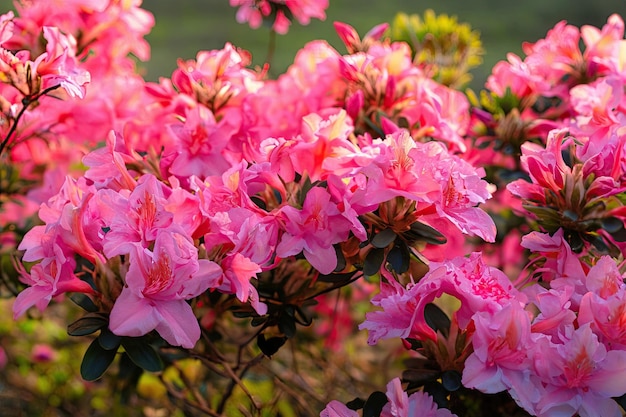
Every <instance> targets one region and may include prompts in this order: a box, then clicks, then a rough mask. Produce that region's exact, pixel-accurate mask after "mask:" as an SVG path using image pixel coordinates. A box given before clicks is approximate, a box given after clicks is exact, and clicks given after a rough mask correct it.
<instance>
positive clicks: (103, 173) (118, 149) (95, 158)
mask: <svg viewBox="0 0 626 417" xmlns="http://www.w3.org/2000/svg"><path fill="white" fill-rule="evenodd" d="M133 162H137V156H136V155H132V154H131V152H130V150H129V149H128V148H127V146H126V142H125V141H124V138H123V137H122V136H121V135H119V134H117V133H116V132H114V131H111V132H110V133H109V134H108V136H107V140H106V146H105V147H102V148H98V149H96V150H94V151H91V152H90V153H88V154H87V155H85V157H84V158H83V163H84V164H85V165H87V166H88V167H89V169H88V170H87V172H85V178H87V179H89V180H91V181H93V183H94V185H95V187H96V188H98V189H100V188H107V189H111V190H113V191H119V190H121V189H122V188H126V189H128V190H132V189H134V188H135V186H136V185H137V181H135V179H134V178H133V176H132V175H131V173H130V172H129V171H128V168H127V167H126V164H127V163H133Z"/></svg>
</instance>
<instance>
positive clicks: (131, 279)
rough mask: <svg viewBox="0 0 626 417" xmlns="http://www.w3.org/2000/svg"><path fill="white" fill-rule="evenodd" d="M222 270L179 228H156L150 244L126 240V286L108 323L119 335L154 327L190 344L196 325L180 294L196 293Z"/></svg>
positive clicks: (190, 295) (138, 333) (195, 338)
mask: <svg viewBox="0 0 626 417" xmlns="http://www.w3.org/2000/svg"><path fill="white" fill-rule="evenodd" d="M221 274H222V270H221V268H220V267H219V266H218V265H217V264H216V263H214V262H212V261H209V260H207V259H201V260H198V249H197V248H196V247H195V246H194V245H193V242H192V241H191V240H190V239H189V238H188V237H186V236H185V235H183V234H180V233H178V232H176V231H172V230H159V231H158V232H157V235H156V238H155V242H154V249H153V250H149V249H146V248H143V247H141V246H140V245H139V244H137V243H135V244H133V245H132V248H131V251H130V258H129V267H128V272H127V273H126V276H125V282H126V286H125V287H124V288H123V290H122V292H121V294H120V296H119V297H118V298H117V300H116V301H115V304H114V305H113V309H112V310H111V315H110V322H109V328H110V329H111V331H112V332H113V333H115V334H117V335H120V336H133V337H138V336H143V335H144V334H147V333H149V332H150V331H152V330H156V331H157V332H158V333H159V334H160V335H161V336H162V337H163V338H164V339H165V340H166V341H167V342H168V343H170V344H172V345H175V346H182V347H185V348H189V349H191V348H193V346H194V345H195V344H196V342H197V341H198V339H199V338H200V326H199V324H198V320H197V319H196V317H195V315H194V312H193V310H192V309H191V306H190V305H189V304H188V303H187V301H186V300H188V299H191V298H193V297H197V296H198V295H200V294H201V293H203V292H204V291H206V290H207V289H208V288H209V287H211V286H212V285H213V284H214V282H215V281H216V280H217V279H218V278H219V276H220V275H221Z"/></svg>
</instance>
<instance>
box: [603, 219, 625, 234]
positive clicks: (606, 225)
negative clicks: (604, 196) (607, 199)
mask: <svg viewBox="0 0 626 417" xmlns="http://www.w3.org/2000/svg"><path fill="white" fill-rule="evenodd" d="M602 228H603V229H604V230H606V231H607V232H609V233H611V234H613V233H617V232H619V231H620V230H624V222H623V221H621V220H620V219H618V218H617V217H607V218H605V219H602Z"/></svg>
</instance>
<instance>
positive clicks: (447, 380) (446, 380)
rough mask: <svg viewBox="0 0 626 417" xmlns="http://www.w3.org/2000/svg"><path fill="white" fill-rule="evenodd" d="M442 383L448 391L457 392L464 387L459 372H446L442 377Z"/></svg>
mask: <svg viewBox="0 0 626 417" xmlns="http://www.w3.org/2000/svg"><path fill="white" fill-rule="evenodd" d="M441 383H442V385H443V387H444V388H445V389H447V390H448V391H450V392H454V391H457V390H458V389H459V388H461V386H462V384H461V374H460V373H458V372H457V371H445V372H444V373H443V375H441Z"/></svg>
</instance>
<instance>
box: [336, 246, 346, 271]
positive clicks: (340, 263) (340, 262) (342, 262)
mask: <svg viewBox="0 0 626 417" xmlns="http://www.w3.org/2000/svg"><path fill="white" fill-rule="evenodd" d="M335 254H336V255H337V266H336V267H335V271H334V272H341V271H343V270H344V269H346V258H345V256H343V251H342V250H341V246H340V245H335Z"/></svg>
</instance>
